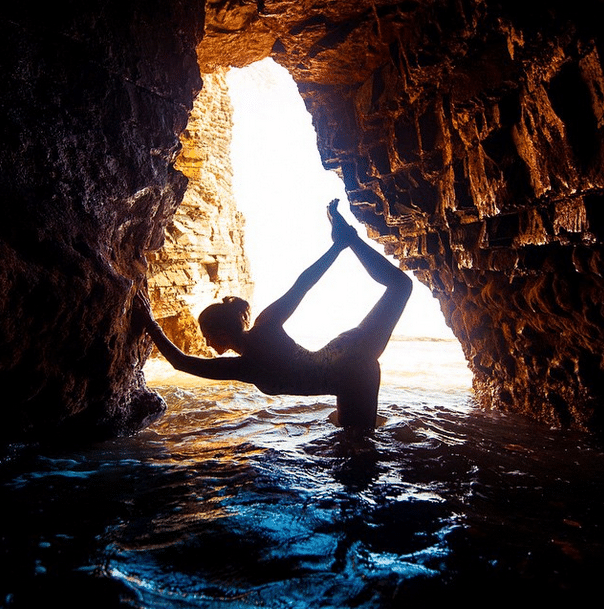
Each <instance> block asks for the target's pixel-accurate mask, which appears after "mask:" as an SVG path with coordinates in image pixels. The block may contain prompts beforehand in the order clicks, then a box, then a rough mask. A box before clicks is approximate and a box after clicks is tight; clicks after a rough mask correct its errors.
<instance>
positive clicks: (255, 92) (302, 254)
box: [226, 58, 470, 386]
mask: <svg viewBox="0 0 604 609" xmlns="http://www.w3.org/2000/svg"><path fill="white" fill-rule="evenodd" d="M226 79H227V83H228V86H229V96H230V100H231V103H232V105H233V135H232V146H231V160H232V165H233V176H234V177H233V186H234V194H235V199H236V202H237V207H238V209H239V210H240V211H241V212H242V213H243V215H244V217H245V252H246V255H247V256H248V258H249V260H250V266H251V273H252V280H253V282H254V297H253V312H254V313H259V312H260V311H261V310H262V308H263V307H264V306H267V305H268V304H270V303H271V302H273V300H275V299H276V298H278V297H279V296H281V294H283V293H284V292H285V291H286V290H287V289H288V288H289V287H290V286H291V283H292V282H293V281H294V280H295V278H296V277H297V275H298V273H299V272H301V271H302V270H303V269H304V268H306V266H308V265H309V264H310V263H312V262H313V261H314V260H315V259H316V258H317V257H318V256H320V255H321V254H322V253H324V251H325V249H326V248H327V247H328V246H329V243H330V234H329V233H330V226H329V223H328V221H327V218H326V213H325V212H326V205H327V203H328V202H329V201H330V200H331V199H332V198H339V199H340V201H341V203H340V209H341V211H342V213H343V214H344V215H345V217H346V219H347V220H348V221H349V222H350V223H351V224H353V225H354V226H355V227H356V228H357V230H358V231H359V234H361V235H363V236H364V238H365V239H366V240H368V241H370V242H371V243H372V246H374V247H375V246H376V245H377V244H375V243H374V242H373V241H371V240H369V239H368V237H367V231H366V228H365V227H364V226H363V225H362V224H361V223H360V222H359V221H358V220H357V219H356V218H355V216H354V215H353V213H352V212H351V210H350V207H349V204H348V197H347V194H346V191H345V186H344V182H343V180H342V179H341V178H340V177H339V176H338V175H337V174H336V172H334V171H329V170H327V169H325V168H324V166H323V164H322V162H321V158H320V154H319V151H318V149H317V136H316V132H315V129H314V126H313V124H312V118H311V115H310V114H309V112H308V111H307V109H306V106H305V104H304V101H303V99H302V97H301V96H300V93H299V91H298V88H297V85H296V83H295V81H294V80H293V78H292V77H291V75H290V74H289V73H288V72H287V70H286V69H285V68H283V67H281V66H279V65H278V64H277V63H275V62H274V61H273V60H272V59H270V58H267V59H264V60H262V61H259V62H255V63H253V64H251V65H249V66H247V67H245V68H231V69H230V70H229V71H228V72H227V76H226ZM377 247H378V248H380V247H381V246H379V245H377ZM391 260H392V262H393V263H394V264H398V262H397V261H396V260H395V259H394V258H391ZM408 274H409V276H410V277H411V278H412V280H413V283H414V290H413V294H412V297H411V299H410V301H409V303H408V304H407V308H406V310H405V312H404V313H403V316H402V318H401V320H400V322H399V324H398V325H397V327H396V328H395V331H394V337H395V338H397V337H398V338H402V337H404V338H406V339H409V338H416V339H422V340H426V339H428V340H429V339H434V340H440V341H448V342H450V343H452V346H453V345H454V346H453V349H454V352H455V358H457V362H458V363H460V364H461V365H463V366H464V367H465V365H466V363H465V358H464V356H463V352H462V349H461V346H460V344H459V342H458V340H457V338H456V337H455V336H454V334H453V332H452V331H451V329H450V328H449V327H448V326H447V325H446V323H445V320H444V315H443V313H442V311H441V310H440V306H439V304H438V301H437V300H436V299H435V298H434V297H433V296H432V294H431V292H430V290H429V289H428V288H427V287H426V286H425V285H423V284H422V283H420V282H419V281H418V280H417V279H416V278H415V277H414V276H413V275H412V273H408ZM381 292H382V287H381V286H379V285H376V284H375V283H374V282H373V281H372V280H371V279H370V278H369V277H368V276H367V275H366V274H365V271H364V270H363V269H362V267H361V266H360V264H359V262H358V261H357V259H356V257H355V256H354V254H352V252H349V251H345V252H343V254H342V255H341V256H340V258H339V259H338V261H337V262H336V264H335V265H334V267H332V268H331V269H330V270H329V271H328V274H327V275H326V277H324V278H323V280H322V281H321V282H319V284H318V285H317V286H315V287H314V288H313V290H312V291H311V292H310V293H309V294H307V296H306V297H305V299H304V300H303V302H302V304H301V305H300V307H299V309H298V310H297V311H296V313H295V314H294V316H292V318H291V319H290V321H289V322H288V324H287V326H286V328H287V330H288V331H289V332H290V333H291V334H292V336H294V338H295V339H296V340H297V341H299V342H300V343H301V344H303V345H304V346H307V347H309V348H318V347H320V346H322V345H323V344H325V342H327V341H328V340H329V339H331V338H333V337H334V336H336V335H337V334H339V333H341V332H343V331H346V330H348V329H350V328H352V327H355V326H356V325H357V324H358V323H359V322H360V321H361V320H362V319H363V317H364V315H365V314H366V313H367V312H368V311H369V310H370V309H371V307H372V306H373V304H374V303H375V302H376V301H377V299H378V298H379V296H380V294H381ZM387 354H388V352H387V353H386V355H387ZM400 365H401V366H404V362H401V364H400ZM467 382H468V386H469V384H470V375H469V372H468V375H467Z"/></svg>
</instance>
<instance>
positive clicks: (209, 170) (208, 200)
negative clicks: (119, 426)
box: [147, 69, 253, 356]
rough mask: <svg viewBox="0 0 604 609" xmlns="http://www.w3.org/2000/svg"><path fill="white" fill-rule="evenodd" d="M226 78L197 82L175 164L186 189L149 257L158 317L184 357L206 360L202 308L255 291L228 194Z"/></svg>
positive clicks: (239, 220)
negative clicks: (198, 87)
mask: <svg viewBox="0 0 604 609" xmlns="http://www.w3.org/2000/svg"><path fill="white" fill-rule="evenodd" d="M225 74H226V71H225V70H224V69H217V71H216V72H214V73H213V74H204V75H203V76H202V78H203V88H202V90H201V92H200V93H199V95H198V96H197V98H196V99H195V104H194V106H193V111H192V112H191V115H190V116H189V122H188V124H187V128H186V129H185V131H184V132H183V134H182V135H181V138H180V139H181V142H182V144H183V148H182V150H181V152H180V154H179V157H178V159H177V163H176V168H177V169H179V170H180V171H182V172H183V173H184V175H185V176H186V177H187V178H188V180H189V182H188V186H187V191H186V193H185V195H184V198H183V201H182V203H181V204H180V206H179V207H178V209H177V210H176V212H175V214H174V217H173V219H172V220H171V221H170V223H169V224H168V226H167V229H166V241H165V243H164V246H163V247H162V248H161V250H158V251H155V252H150V253H149V254H148V256H147V258H148V260H149V270H148V272H147V276H148V278H149V281H148V284H149V296H150V298H151V304H152V308H153V313H154V315H155V318H156V319H157V320H158V322H159V324H160V325H161V326H162V328H163V329H164V331H165V332H166V334H167V335H168V337H169V338H170V339H171V340H172V342H173V343H174V344H176V345H177V346H178V347H180V348H181V349H182V350H183V351H184V352H185V353H191V354H198V355H207V356H211V355H212V354H213V352H212V351H211V350H210V349H208V348H207V347H206V344H205V341H204V339H203V336H202V334H201V332H200V330H199V325H198V323H197V317H198V316H199V313H200V312H201V310H202V309H203V308H205V307H206V306H208V305H209V304H211V303H212V302H216V301H220V300H222V298H223V297H224V296H230V295H236V296H240V297H241V298H245V299H247V300H251V298H252V293H253V282H252V279H251V276H250V269H249V263H248V260H247V258H246V256H245V251H244V244H243V242H244V237H243V233H244V226H245V221H244V218H243V216H242V214H241V213H240V212H238V211H237V206H236V202H235V199H234V196H233V184H232V177H233V172H232V166H231V157H230V155H231V149H230V144H231V133H232V128H233V108H232V106H231V102H230V98H229V94H228V86H227V83H226V78H225Z"/></svg>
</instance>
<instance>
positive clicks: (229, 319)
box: [199, 296, 250, 354]
mask: <svg viewBox="0 0 604 609" xmlns="http://www.w3.org/2000/svg"><path fill="white" fill-rule="evenodd" d="M249 323H250V305H249V303H248V302H247V300H243V298H237V297H236V296H227V297H225V298H223V300H222V302H217V303H214V304H212V305H210V306H209V307H207V308H206V309H204V310H203V311H202V312H201V314H200V315H199V327H200V328H201V333H202V334H203V336H204V338H205V339H206V342H207V343H208V345H210V347H212V349H214V350H215V351H216V352H217V353H219V354H222V353H224V352H225V351H228V350H229V349H234V348H235V347H236V346H237V345H238V344H239V342H240V338H241V336H242V334H243V333H244V332H245V331H246V330H247V329H248V326H249Z"/></svg>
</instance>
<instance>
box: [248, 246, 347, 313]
mask: <svg viewBox="0 0 604 609" xmlns="http://www.w3.org/2000/svg"><path fill="white" fill-rule="evenodd" d="M346 247H347V244H346V243H345V242H344V241H338V242H336V243H334V244H333V245H332V246H331V247H330V248H329V249H328V250H327V252H325V254H323V255H322V256H321V257H320V258H319V259H318V260H317V261H316V262H314V263H313V264H311V265H310V266H309V267H308V268H307V269H306V270H305V271H303V272H302V274H301V275H300V276H299V277H298V279H296V282H295V283H294V285H293V286H292V287H291V288H290V289H289V290H288V291H287V292H286V293H285V294H284V295H283V296H281V298H279V299H278V300H276V301H275V302H273V304H271V305H269V306H268V307H266V309H264V311H262V313H260V315H258V317H257V319H256V323H255V325H261V324H265V323H272V324H276V325H283V324H284V323H285V322H286V321H287V320H288V319H289V317H291V315H292V314H293V312H294V311H295V310H296V309H297V308H298V305H299V304H300V302H301V301H302V299H303V298H304V296H305V295H306V294H307V292H308V291H309V290H310V289H311V288H312V287H313V286H314V285H315V284H316V283H317V281H319V279H321V277H323V275H324V274H325V272H326V271H327V269H328V268H329V267H330V266H331V265H332V264H333V263H334V262H335V260H336V258H337V257H338V255H339V254H340V252H341V251H342V250H344V249H346Z"/></svg>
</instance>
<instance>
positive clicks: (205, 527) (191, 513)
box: [0, 344, 604, 608]
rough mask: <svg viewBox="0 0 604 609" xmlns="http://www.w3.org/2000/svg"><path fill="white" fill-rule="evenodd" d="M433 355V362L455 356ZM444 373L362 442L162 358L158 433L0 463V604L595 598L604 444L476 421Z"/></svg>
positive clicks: (316, 415)
mask: <svg viewBox="0 0 604 609" xmlns="http://www.w3.org/2000/svg"><path fill="white" fill-rule="evenodd" d="M415 346H416V345H415V344H413V345H411V344H406V345H402V347H401V348H404V349H408V350H411V351H415V353H416V355H417V350H416V349H415ZM399 347H400V345H399ZM424 347H425V348H426V349H428V351H429V345H428V346H426V345H424ZM419 348H420V347H419V346H418V347H417V349H419ZM435 348H436V349H439V350H440V351H439V353H440V355H439V356H438V357H437V356H435V355H434V353H432V354H431V355H430V354H429V357H428V359H429V360H430V361H436V360H437V359H438V358H439V357H440V358H441V359H443V358H444V359H446V357H445V355H443V353H442V350H443V349H445V350H446V346H443V345H440V346H439V345H436V347H435ZM154 366H155V367H154ZM451 367H452V371H453V374H450V375H449V379H450V380H449V381H448V382H446V381H445V378H444V377H445V376H446V375H440V376H439V378H438V379H437V378H434V382H433V383H432V384H423V383H424V381H425V379H422V378H418V376H421V375H420V374H419V373H418V374H416V375H414V376H413V375H412V376H409V374H408V373H405V374H402V373H401V374H397V373H396V371H394V370H393V371H392V373H390V372H388V371H386V372H385V383H384V386H383V389H382V392H381V398H380V412H381V414H382V415H383V417H384V419H383V422H382V425H381V426H380V427H379V428H378V429H377V430H376V431H375V432H374V434H372V435H371V436H369V437H365V438H358V437H353V436H351V435H350V434H347V433H346V432H345V431H343V430H341V429H338V428H336V427H334V426H333V425H332V424H331V422H330V420H329V415H330V413H331V412H332V411H333V408H334V401H333V400H332V399H331V398H329V397H326V398H324V399H316V398H292V397H285V398H280V397H278V398H272V397H267V396H264V395H262V394H260V393H259V392H258V391H256V390H255V389H254V388H251V387H249V386H246V385H243V384H238V383H200V382H199V380H197V379H191V378H187V377H180V376H178V377H177V376H174V375H173V374H172V372H171V371H166V369H165V368H163V367H162V366H161V365H152V366H150V367H149V369H148V371H147V373H148V375H152V376H153V377H154V378H155V382H156V383H157V384H158V385H159V387H160V389H159V390H160V391H161V393H162V394H163V395H164V397H165V399H166V401H167V403H168V405H169V411H168V414H167V415H166V416H165V417H164V418H163V419H162V420H161V421H159V422H158V423H157V424H156V425H155V426H154V427H153V428H151V429H148V430H146V431H145V432H143V433H141V434H139V435H138V436H136V437H134V438H128V439H121V440H116V441H112V442H105V443H102V444H99V445H95V446H92V447H88V448H86V449H78V450H72V451H69V452H51V451H44V452H43V454H28V453H27V452H19V453H15V454H13V455H12V456H10V455H9V456H6V457H5V459H4V460H3V463H2V470H1V471H2V485H3V490H2V492H3V498H7V499H8V501H5V502H4V503H5V508H6V510H5V516H4V519H3V524H2V527H1V529H0V530H1V533H0V534H1V538H2V554H1V555H2V560H3V565H2V575H3V577H2V587H1V590H0V606H3V607H4V606H6V607H38V606H42V605H48V604H50V603H51V602H55V601H56V602H57V603H60V604H61V605H62V606H63V607H65V606H74V607H76V606H77V607H91V606H93V607H94V606H99V607H118V606H123V607H141V608H142V607H145V608H147V607H149V608H183V607H212V608H213V607H220V608H223V607H237V608H240V607H241V608H247V607H271V608H280V607H296V608H298V607H299V608H311V607H312V608H314V607H333V608H336V607H338V608H340V607H363V608H370V607H371V608H373V607H403V606H404V604H405V602H409V601H415V602H417V601H449V602H450V601H451V600H464V601H467V602H469V603H471V604H473V605H474V606H475V605H476V603H477V602H478V601H480V602H481V604H482V603H486V602H492V601H494V600H495V601H501V600H502V599H506V600H511V599H518V598H522V599H527V598H528V597H529V596H530V597H531V599H537V598H538V599H539V600H541V601H543V600H552V599H558V600H559V599H561V598H563V597H564V595H565V594H569V595H571V596H572V598H573V599H574V600H577V597H579V596H581V595H582V594H586V595H587V594H588V593H592V592H593V591H594V590H597V589H598V584H599V579H598V578H599V574H600V572H601V569H602V567H603V566H604V560H603V549H604V543H603V542H604V535H603V533H602V525H601V516H600V512H601V506H602V499H603V498H604V488H603V480H602V473H601V472H602V466H603V465H604V452H603V451H602V450H601V447H599V446H597V445H596V443H595V441H593V440H592V439H590V438H589V437H587V436H585V435H581V434H575V433H563V432H558V431H553V430H550V429H547V428H544V427H540V426H537V425H535V424H531V423H528V422H527V421H525V420H523V419H521V418H519V417H512V416H508V415H501V414H494V413H488V412H482V411H478V410H476V409H475V408H474V406H473V403H472V398H471V394H470V391H469V389H468V386H467V376H464V375H465V374H466V372H465V370H463V367H461V368H460V369H458V370H454V368H455V365H454V363H451ZM385 368H387V366H385ZM430 374H431V375H432V376H434V374H433V373H430ZM428 376H430V375H428ZM176 382H177V384H176Z"/></svg>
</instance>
